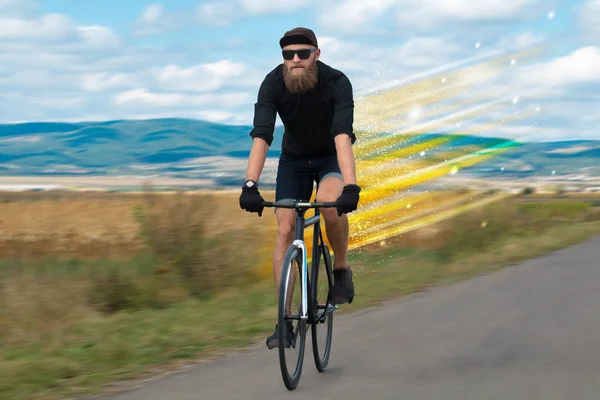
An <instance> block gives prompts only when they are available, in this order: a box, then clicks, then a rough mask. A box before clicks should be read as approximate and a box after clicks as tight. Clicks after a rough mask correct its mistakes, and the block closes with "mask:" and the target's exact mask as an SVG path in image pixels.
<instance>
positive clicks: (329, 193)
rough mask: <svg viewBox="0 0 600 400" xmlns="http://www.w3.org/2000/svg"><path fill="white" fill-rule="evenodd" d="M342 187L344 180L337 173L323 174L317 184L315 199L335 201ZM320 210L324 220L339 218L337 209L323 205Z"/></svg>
mask: <svg viewBox="0 0 600 400" xmlns="http://www.w3.org/2000/svg"><path fill="white" fill-rule="evenodd" d="M343 189H344V182H343V181H342V179H341V178H340V176H339V174H330V175H328V176H325V177H324V178H323V180H322V181H321V183H320V184H319V189H318V190H317V201H322V202H332V201H336V200H337V199H338V197H340V195H341V194H342V190H343ZM320 212H321V214H322V215H323V218H324V219H325V220H333V219H339V217H338V215H337V210H336V209H335V208H325V207H324V208H321V209H320ZM342 217H343V216H342Z"/></svg>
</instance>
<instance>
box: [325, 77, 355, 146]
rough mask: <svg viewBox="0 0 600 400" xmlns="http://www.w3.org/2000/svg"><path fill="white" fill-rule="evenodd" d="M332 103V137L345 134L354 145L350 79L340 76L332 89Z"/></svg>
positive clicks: (352, 99) (352, 98) (352, 101)
mask: <svg viewBox="0 0 600 400" xmlns="http://www.w3.org/2000/svg"><path fill="white" fill-rule="evenodd" d="M333 103H334V106H333V112H334V114H333V123H332V126H331V133H332V135H333V137H336V136H337V135H339V134H342V133H345V134H347V135H348V136H350V139H351V143H352V144H354V142H356V136H355V134H354V130H353V123H354V97H353V94H352V84H351V83H350V79H348V77H347V76H346V75H344V74H342V75H341V76H340V78H339V79H338V80H337V82H336V83H335V86H334V87H333Z"/></svg>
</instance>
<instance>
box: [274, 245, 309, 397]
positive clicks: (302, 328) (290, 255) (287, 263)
mask: <svg viewBox="0 0 600 400" xmlns="http://www.w3.org/2000/svg"><path fill="white" fill-rule="evenodd" d="M301 254H302V249H301V248H300V247H298V246H296V245H291V246H290V247H289V248H288V249H287V251H286V254H285V258H284V259H283V267H282V270H281V280H280V282H281V283H280V290H279V304H278V307H279V310H278V313H277V314H278V315H277V320H278V325H279V326H278V330H279V332H278V333H279V337H280V338H284V337H285V335H286V333H287V332H286V328H285V327H286V315H285V308H286V307H285V305H286V300H287V293H288V291H287V287H288V282H289V279H290V277H291V274H290V268H291V266H292V261H293V260H294V259H296V260H297V261H298V265H299V268H298V276H297V278H296V279H302V263H301V262H300V261H301V257H300V255H301ZM303 295H304V293H300V302H302V296H303ZM300 304H302V303H300ZM306 324H307V322H306V320H303V319H299V320H298V333H297V338H296V347H297V348H298V361H297V365H296V369H295V370H294V371H293V372H292V373H290V371H289V370H288V365H287V361H286V357H285V341H284V340H279V366H280V370H281V377H282V378H283V383H284V384H285V387H286V388H287V389H288V390H294V389H295V388H296V387H297V386H298V383H299V382H300V375H301V374H302V367H303V364H304V349H305V344H306Z"/></svg>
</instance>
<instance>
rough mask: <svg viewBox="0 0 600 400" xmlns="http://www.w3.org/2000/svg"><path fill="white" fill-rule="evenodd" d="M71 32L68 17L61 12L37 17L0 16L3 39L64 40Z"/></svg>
mask: <svg viewBox="0 0 600 400" xmlns="http://www.w3.org/2000/svg"><path fill="white" fill-rule="evenodd" d="M72 33H73V26H72V24H71V21H70V19H69V18H68V17H67V16H65V15H63V14H45V15H42V16H41V17H39V18H38V19H21V18H17V17H11V18H2V17H1V16H0V39H4V40H30V39H36V40H44V41H56V40H64V39H66V38H67V37H68V36H69V35H71V34H72Z"/></svg>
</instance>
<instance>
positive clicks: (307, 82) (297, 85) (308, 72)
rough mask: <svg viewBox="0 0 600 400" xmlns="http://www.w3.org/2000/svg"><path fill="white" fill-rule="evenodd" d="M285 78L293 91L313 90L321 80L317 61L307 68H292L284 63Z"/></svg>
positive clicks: (287, 85)
mask: <svg viewBox="0 0 600 400" xmlns="http://www.w3.org/2000/svg"><path fill="white" fill-rule="evenodd" d="M283 79H284V81H285V86H286V87H287V88H288V90H289V91H290V92H292V93H306V92H308V91H309V90H312V89H313V88H314V87H315V86H316V85H317V82H318V81H319V75H318V73H317V63H316V62H314V63H312V64H310V65H309V66H308V67H306V68H292V69H290V68H289V67H288V66H287V65H285V64H284V65H283Z"/></svg>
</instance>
